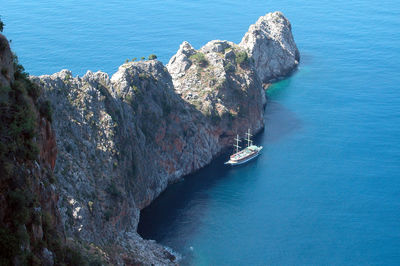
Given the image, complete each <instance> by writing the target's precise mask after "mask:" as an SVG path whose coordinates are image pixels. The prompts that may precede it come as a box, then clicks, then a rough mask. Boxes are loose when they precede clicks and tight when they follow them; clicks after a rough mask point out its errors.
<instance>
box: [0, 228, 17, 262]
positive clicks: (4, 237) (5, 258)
mask: <svg viewBox="0 0 400 266" xmlns="http://www.w3.org/2000/svg"><path fill="white" fill-rule="evenodd" d="M20 246H21V241H20V240H19V239H18V238H17V236H16V235H15V234H14V233H13V232H11V231H10V229H8V228H5V227H0V265H13V263H12V259H13V258H14V257H15V256H16V255H18V254H19V253H20V252H21V249H20Z"/></svg>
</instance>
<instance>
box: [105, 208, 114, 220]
mask: <svg viewBox="0 0 400 266" xmlns="http://www.w3.org/2000/svg"><path fill="white" fill-rule="evenodd" d="M111 215H112V213H111V211H110V210H106V211H105V212H104V219H105V220H106V221H107V222H108V221H110V218H111Z"/></svg>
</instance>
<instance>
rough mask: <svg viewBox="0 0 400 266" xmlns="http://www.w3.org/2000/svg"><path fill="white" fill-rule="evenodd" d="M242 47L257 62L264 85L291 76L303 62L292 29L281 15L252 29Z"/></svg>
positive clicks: (273, 15) (271, 16)
mask: <svg viewBox="0 0 400 266" xmlns="http://www.w3.org/2000/svg"><path fill="white" fill-rule="evenodd" d="M239 45H240V46H241V47H243V49H245V50H246V51H247V52H248V53H249V56H251V57H252V58H253V59H254V64H255V67H256V70H257V74H258V76H259V77H260V79H261V81H262V82H263V83H268V82H271V81H274V80H277V79H280V78H283V77H285V76H287V75H288V74H290V73H291V72H292V71H293V70H294V69H296V67H297V65H298V64H299V62H300V53H299V50H298V49H297V46H296V43H295V42H294V39H293V35H292V26H291V24H290V22H289V20H288V19H287V18H285V16H284V15H283V14H282V13H281V12H273V13H268V14H266V15H265V16H262V17H260V18H259V19H258V20H257V22H256V23H255V24H253V25H251V26H250V27H249V30H248V31H247V33H246V34H245V35H244V37H243V39H242V41H241V42H240V44H239Z"/></svg>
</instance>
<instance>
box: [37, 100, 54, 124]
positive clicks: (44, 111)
mask: <svg viewBox="0 0 400 266" xmlns="http://www.w3.org/2000/svg"><path fill="white" fill-rule="evenodd" d="M39 112H40V115H41V116H43V117H45V118H46V119H47V120H49V121H50V122H52V121H53V118H52V117H53V109H52V107H51V103H50V101H48V100H46V101H44V102H43V103H42V104H41V105H40V108H39Z"/></svg>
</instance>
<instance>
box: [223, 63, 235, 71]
mask: <svg viewBox="0 0 400 266" xmlns="http://www.w3.org/2000/svg"><path fill="white" fill-rule="evenodd" d="M224 69H225V71H226V72H228V73H232V72H235V66H234V65H233V64H232V63H231V62H228V64H226V65H225V66H224Z"/></svg>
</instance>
